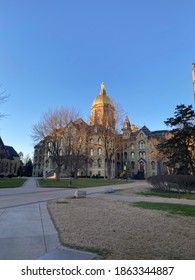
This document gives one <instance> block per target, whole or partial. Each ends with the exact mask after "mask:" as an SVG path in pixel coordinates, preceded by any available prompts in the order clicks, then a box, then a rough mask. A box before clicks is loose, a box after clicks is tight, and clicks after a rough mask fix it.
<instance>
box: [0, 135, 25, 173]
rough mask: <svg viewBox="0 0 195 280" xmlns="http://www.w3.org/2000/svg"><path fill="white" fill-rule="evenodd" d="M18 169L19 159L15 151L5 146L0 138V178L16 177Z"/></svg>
mask: <svg viewBox="0 0 195 280" xmlns="http://www.w3.org/2000/svg"><path fill="white" fill-rule="evenodd" d="M19 167H20V157H19V155H18V153H17V152H16V151H15V149H14V148H13V147H11V146H6V145H4V143H3V140H2V139H1V137H0V176H8V175H11V176H17V172H18V169H19Z"/></svg>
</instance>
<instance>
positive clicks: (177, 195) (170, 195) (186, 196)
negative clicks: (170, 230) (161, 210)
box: [115, 188, 195, 200]
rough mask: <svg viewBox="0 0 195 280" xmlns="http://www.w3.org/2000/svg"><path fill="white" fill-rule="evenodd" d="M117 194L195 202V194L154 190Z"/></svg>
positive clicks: (117, 192) (128, 190)
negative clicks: (182, 199)
mask: <svg viewBox="0 0 195 280" xmlns="http://www.w3.org/2000/svg"><path fill="white" fill-rule="evenodd" d="M115 194H124V195H132V194H136V195H145V196H160V197H166V198H178V199H181V198H184V199H192V200H195V193H190V194H186V193H176V192H170V193H169V192H158V191H154V190H152V189H148V190H146V191H136V188H133V189H125V190H116V191H115Z"/></svg>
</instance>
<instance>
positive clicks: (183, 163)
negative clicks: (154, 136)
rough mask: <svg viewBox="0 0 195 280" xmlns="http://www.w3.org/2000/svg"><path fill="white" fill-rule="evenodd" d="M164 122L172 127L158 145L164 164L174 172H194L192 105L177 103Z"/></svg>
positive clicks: (194, 121)
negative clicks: (171, 114) (166, 137)
mask: <svg viewBox="0 0 195 280" xmlns="http://www.w3.org/2000/svg"><path fill="white" fill-rule="evenodd" d="M165 124H166V125H167V126H169V127H173V129H172V130H171V131H170V137H169V138H168V139H166V140H164V141H162V142H161V143H160V144H159V145H158V149H159V151H160V152H161V153H162V154H163V155H164V157H165V159H166V165H167V166H168V167H169V168H171V169H172V171H173V173H176V174H195V111H194V110H193V108H192V105H189V106H187V107H186V106H185V105H184V104H181V105H178V106H177V107H176V109H175V113H174V117H172V118H168V119H167V120H166V121H165Z"/></svg>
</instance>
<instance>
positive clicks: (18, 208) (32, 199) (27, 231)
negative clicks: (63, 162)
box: [0, 179, 95, 260]
mask: <svg viewBox="0 0 195 280" xmlns="http://www.w3.org/2000/svg"><path fill="white" fill-rule="evenodd" d="M43 194H44V195H45V198H44V197H43ZM62 194H63V196H64V193H62V192H61V191H60V192H59V193H58V191H56V192H51V191H49V192H47V191H46V190H44V191H41V189H40V188H38V187H37V184H36V180H35V179H29V180H28V181H27V182H26V183H25V184H24V186H23V187H22V188H17V189H7V190H6V189H0V198H1V199H0V260H35V259H42V260H49V259H50V260H88V259H92V258H94V256H95V254H92V253H90V252H84V251H78V250H72V249H69V248H65V247H63V246H61V244H60V242H59V239H58V233H57V231H56V229H55V228H54V225H53V223H52V221H51V218H50V216H49V214H48V211H47V200H50V199H53V198H56V197H61V196H62ZM52 195H53V196H52ZM44 199H45V201H43V200H44ZM40 200H41V202H40ZM2 202H3V203H2ZM2 204H3V205H2ZM6 204H7V206H6Z"/></svg>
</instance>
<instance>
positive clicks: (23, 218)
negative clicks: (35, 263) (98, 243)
mask: <svg viewBox="0 0 195 280" xmlns="http://www.w3.org/2000/svg"><path fill="white" fill-rule="evenodd" d="M140 185H144V186H146V187H147V186H148V184H147V183H146V182H145V181H139V182H134V183H129V184H124V185H115V186H112V188H113V189H126V188H132V187H136V186H140ZM85 190H86V191H87V197H97V198H104V199H112V200H124V201H130V202H136V201H151V202H166V203H178V204H188V205H195V200H187V199H173V198H169V199H168V198H161V197H146V196H139V195H128V196H126V195H125V196H124V195H117V194H105V193H104V190H105V187H96V188H87V189H85ZM74 192H75V190H74V189H55V190H53V189H47V188H40V187H39V186H38V184H37V181H36V179H35V178H30V179H28V180H27V181H26V183H25V184H24V185H23V186H22V187H21V188H14V189H0V260H34V259H42V260H44V259H45V260H46V259H50V260H88V259H93V258H94V257H95V254H92V253H90V252H84V251H78V250H72V249H69V248H65V247H63V246H61V244H60V242H59V239H58V233H57V231H56V229H55V228H54V225H53V223H52V221H51V218H50V216H49V214H48V211H47V201H49V200H52V199H56V198H60V197H71V196H73V194H74Z"/></svg>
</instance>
